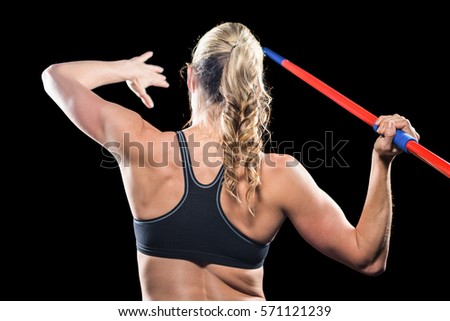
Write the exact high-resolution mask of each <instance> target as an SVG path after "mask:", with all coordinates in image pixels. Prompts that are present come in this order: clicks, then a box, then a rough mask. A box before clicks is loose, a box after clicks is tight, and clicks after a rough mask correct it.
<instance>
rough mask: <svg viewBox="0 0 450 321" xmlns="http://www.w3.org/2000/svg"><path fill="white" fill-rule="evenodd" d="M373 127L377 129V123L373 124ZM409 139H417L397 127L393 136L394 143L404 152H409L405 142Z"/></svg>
mask: <svg viewBox="0 0 450 321" xmlns="http://www.w3.org/2000/svg"><path fill="white" fill-rule="evenodd" d="M373 129H374V130H375V131H377V129H378V125H373ZM410 140H414V141H416V142H417V139H415V138H414V137H412V136H411V135H409V134H407V133H405V132H404V131H402V130H400V129H397V132H396V133H395V136H394V144H395V145H396V146H397V147H398V148H400V149H401V150H402V151H404V152H405V153H409V151H408V149H407V148H406V144H408V142H409V141H410Z"/></svg>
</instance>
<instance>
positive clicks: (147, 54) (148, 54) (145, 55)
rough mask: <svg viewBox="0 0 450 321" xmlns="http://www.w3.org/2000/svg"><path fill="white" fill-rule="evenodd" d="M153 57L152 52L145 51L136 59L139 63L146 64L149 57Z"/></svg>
mask: <svg viewBox="0 0 450 321" xmlns="http://www.w3.org/2000/svg"><path fill="white" fill-rule="evenodd" d="M152 56H153V51H147V52H144V53H143V54H142V55H140V56H139V57H137V58H138V60H139V61H141V62H146V61H147V60H149V59H150V58H151V57H152Z"/></svg>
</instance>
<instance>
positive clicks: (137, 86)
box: [42, 23, 419, 300]
mask: <svg viewBox="0 0 450 321" xmlns="http://www.w3.org/2000/svg"><path fill="white" fill-rule="evenodd" d="M151 56H152V52H146V53H144V54H142V55H140V56H137V57H134V58H132V59H130V60H120V61H75V62H66V63H60V64H54V65H51V66H49V67H48V68H47V69H46V70H45V71H44V72H43V74H42V79H43V83H44V88H45V90H46V91H47V93H48V94H49V95H50V97H51V98H52V99H53V100H54V101H55V102H56V104H58V106H59V107H60V108H61V109H62V110H63V111H64V113H65V114H66V115H67V116H68V117H69V119H70V120H71V121H72V122H73V123H74V124H75V125H76V126H78V128H79V129H80V130H81V131H83V132H84V133H85V134H86V135H88V136H89V137H91V138H92V139H93V140H95V141H96V142H98V143H99V144H100V145H102V146H105V147H107V148H108V149H109V150H110V152H111V153H112V154H113V155H114V156H115V157H116V159H117V162H118V163H119V166H120V171H121V175H122V179H123V184H124V187H125V190H126V194H127V197H128V200H129V204H130V207H131V211H132V215H133V218H134V228H135V235H136V240H137V259H138V266H139V276H140V284H141V289H142V299H143V300H265V294H264V291H263V265H264V259H265V257H266V255H267V252H268V249H269V245H270V243H271V241H272V240H273V239H274V238H275V236H276V234H277V232H278V230H279V229H280V227H281V226H282V224H283V222H284V221H285V220H286V219H288V220H290V221H291V222H292V223H293V225H294V226H295V227H296V229H297V230H298V233H299V234H300V235H301V236H302V237H303V238H304V239H305V240H306V241H307V242H309V243H310V244H311V245H312V246H313V247H314V248H316V249H317V250H319V251H320V252H322V253H323V254H324V255H326V256H328V257H330V258H332V259H334V260H336V261H338V262H341V263H342V264H345V265H347V266H349V267H350V268H352V269H355V270H357V271H359V272H361V273H364V274H367V275H377V274H379V273H382V272H383V271H384V270H385V268H386V261H387V257H388V250H389V238H390V230H391V221H392V199H391V187H390V169H391V163H392V161H393V159H394V158H395V156H396V155H397V154H399V153H400V150H398V149H397V148H396V147H395V145H393V143H392V140H393V136H394V135H395V130H396V129H400V130H403V131H405V132H407V133H408V134H410V135H411V136H413V137H415V138H417V139H418V138H419V137H418V135H417V133H416V132H415V130H414V129H413V127H412V126H411V125H410V123H409V122H408V120H406V119H405V118H404V117H402V116H399V115H388V116H381V117H380V118H379V119H378V120H377V125H379V129H378V133H379V134H380V136H379V137H378V138H377V140H376V142H375V144H374V148H373V152H372V167H371V171H370V179H369V185H368V190H367V197H366V200H365V203H364V207H363V209H362V211H361V216H360V219H359V221H358V223H357V225H356V226H352V224H350V223H349V221H348V220H347V219H346V216H345V215H344V213H343V212H342V210H341V208H340V207H339V206H338V205H337V204H336V203H335V201H333V199H331V198H330V196H328V195H327V194H326V193H325V192H324V191H323V190H321V189H320V187H319V186H317V184H316V183H315V182H314V180H313V179H312V177H311V176H310V175H309V173H308V172H307V171H306V169H305V168H304V167H303V166H302V164H300V163H299V162H297V161H296V160H295V158H293V157H292V156H289V155H280V154H274V153H264V152H263V147H264V138H267V137H269V136H268V135H267V134H268V133H269V132H268V127H267V126H268V122H269V118H270V103H271V97H270V94H269V92H268V90H267V89H266V87H265V84H264V74H263V58H264V55H263V51H262V48H261V45H260V43H259V42H258V41H257V39H256V38H255V36H254V35H253V34H252V32H251V31H250V30H249V29H248V28H247V27H246V26H244V25H242V24H240V23H222V24H220V25H217V26H215V27H214V28H212V29H211V30H210V31H209V32H207V33H206V34H205V35H204V36H203V37H202V38H200V40H199V42H198V43H197V46H196V47H195V48H194V50H193V53H192V62H191V63H190V64H188V65H187V66H186V69H187V87H188V90H189V100H190V106H191V111H192V117H191V121H190V122H189V124H188V126H187V127H186V128H184V129H183V130H180V131H176V132H172V131H164V132H163V131H160V130H158V129H157V128H155V127H154V126H153V125H152V124H151V123H149V122H147V121H145V120H143V118H142V117H141V116H140V115H139V114H138V113H136V112H133V111H131V110H129V109H127V108H125V107H124V106H121V105H118V104H116V103H113V102H110V101H106V100H104V99H102V98H101V97H99V96H98V95H97V94H95V93H94V92H93V89H95V88H97V87H100V86H103V85H108V84H112V83H118V82H126V83H127V84H128V86H129V87H130V89H131V90H132V91H133V92H134V93H135V94H136V95H137V96H138V97H139V98H140V99H141V100H142V102H143V103H144V104H145V105H146V106H147V107H149V108H151V107H153V101H152V99H151V97H150V96H149V95H148V93H147V92H146V88H147V87H149V86H157V87H163V88H165V87H168V86H169V84H168V82H167V81H166V78H165V76H164V75H163V69H162V68H161V67H159V66H155V65H151V64H147V63H146V62H147V60H148V59H149V58H151ZM130 141H131V142H133V143H134V144H133V146H136V145H139V146H140V147H142V148H129V146H130V144H129V143H128V144H126V143H125V142H130ZM285 186H286V187H289V188H280V187H285Z"/></svg>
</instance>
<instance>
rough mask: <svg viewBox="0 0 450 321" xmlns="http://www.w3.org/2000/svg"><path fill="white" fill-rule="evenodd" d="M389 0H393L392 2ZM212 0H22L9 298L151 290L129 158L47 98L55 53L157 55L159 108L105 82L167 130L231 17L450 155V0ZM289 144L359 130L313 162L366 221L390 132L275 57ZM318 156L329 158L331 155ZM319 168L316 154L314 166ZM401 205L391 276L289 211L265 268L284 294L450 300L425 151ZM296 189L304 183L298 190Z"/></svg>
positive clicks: (276, 127)
mask: <svg viewBox="0 0 450 321" xmlns="http://www.w3.org/2000/svg"><path fill="white" fill-rule="evenodd" d="M377 3H379V2H377ZM427 3H428V4H427V5H426V6H425V5H424V4H423V3H421V4H420V5H417V6H413V5H410V4H408V5H407V6H403V7H398V8H396V7H393V6H388V5H386V6H382V5H379V4H377V5H375V4H371V3H369V2H367V3H366V2H365V5H364V7H361V6H347V7H346V6H344V5H343V4H339V5H336V4H335V5H333V6H330V5H328V4H326V3H322V2H316V4H317V6H312V5H311V6H310V5H305V4H304V3H298V4H296V5H295V6H292V7H291V6H290V5H288V4H284V6H281V3H280V4H276V5H275V4H273V3H272V4H269V5H264V4H260V3H256V2H250V3H247V4H246V5H247V6H248V8H244V7H242V5H244V3H242V4H241V5H239V4H236V3H235V4H233V3H229V2H224V3H212V2H211V3H206V4H202V5H197V4H194V3H189V4H186V5H181V6H180V5H177V4H169V3H166V4H161V3H159V4H157V5H155V6H154V7H153V6H152V5H150V4H147V5H145V6H143V5H134V4H132V3H120V4H119V5H113V4H108V6H104V7H100V10H98V9H96V10H94V9H93V8H91V7H90V6H81V4H80V5H76V4H75V3H73V4H71V5H67V6H65V7H58V6H54V7H50V8H45V7H43V6H38V7H30V6H27V8H26V9H27V10H17V11H16V10H11V12H9V11H8V10H7V11H5V13H6V14H9V13H10V14H11V15H12V16H13V17H16V19H12V21H13V22H12V23H11V24H10V25H8V26H4V30H5V31H6V34H7V36H5V39H4V41H6V45H5V46H4V49H3V53H4V58H6V59H4V70H5V74H6V75H7V77H6V79H4V85H3V88H4V91H3V94H4V96H5V97H7V98H8V99H7V100H5V102H6V104H4V105H3V123H4V127H3V129H4V130H3V151H2V152H3V155H4V157H3V162H4V165H3V174H4V183H5V184H4V192H3V194H2V195H3V198H4V207H3V208H4V210H3V211H2V212H3V213H2V215H1V218H0V232H1V243H0V249H1V258H2V259H1V265H0V266H1V275H0V281H1V286H0V299H2V300H140V298H141V297H140V288H139V283H138V275H137V265H136V252H135V244H134V235H133V229H132V218H131V214H130V209H129V207H128V204H127V201H126V198H125V193H124V190H123V187H122V184H121V181H120V174H119V171H118V169H106V168H102V167H101V166H100V164H101V161H102V160H104V159H105V156H104V154H103V151H102V150H101V148H100V146H99V145H97V144H96V143H94V142H93V141H91V140H90V139H89V138H88V137H87V136H84V135H83V134H82V133H81V132H80V131H79V130H78V129H77V128H76V127H75V126H74V125H73V124H72V123H70V122H69V120H68V119H67V118H66V117H65V115H64V114H63V113H62V112H61V110H59V108H58V107H57V106H56V105H55V104H54V102H53V101H52V100H51V99H50V98H49V97H48V96H47V95H46V93H45V92H44V90H43V88H42V83H41V80H40V75H41V72H42V71H43V70H44V69H45V67H47V66H48V65H50V64H52V63H57V62H62V61H68V60H81V59H100V60H113V59H124V58H131V57H133V56H135V55H139V54H141V53H143V52H144V51H147V50H153V51H154V53H155V54H154V57H153V58H152V60H151V62H152V63H154V64H157V65H161V66H163V67H164V68H165V75H166V76H167V78H168V81H169V82H170V84H171V87H170V88H169V89H165V90H163V89H159V88H150V89H149V92H150V94H151V95H152V97H153V99H154V101H155V104H156V107H155V109H153V110H147V109H146V108H145V107H144V106H143V105H142V104H141V102H140V101H139V100H138V99H137V98H136V97H135V96H134V95H133V94H132V93H131V92H130V91H129V90H128V89H127V87H126V85H125V84H123V83H122V84H116V85H111V86H107V87H104V88H100V89H99V90H98V92H99V93H100V94H101V95H102V96H104V97H105V98H108V99H111V100H114V101H115V102H118V103H121V104H124V105H125V106H127V107H129V108H130V109H133V110H136V111H138V112H139V113H141V115H142V116H143V117H144V118H145V119H147V120H149V121H151V122H152V123H153V124H155V125H156V126H157V127H159V128H160V129H161V130H175V129H178V128H180V127H181V126H182V125H184V123H185V122H186V121H187V120H188V118H189V109H188V99H187V90H186V86H185V83H184V81H183V80H182V79H181V78H180V75H179V70H180V69H181V67H182V66H183V64H184V63H185V62H188V61H189V60H190V51H191V49H192V47H193V46H194V44H195V41H196V40H197V39H198V37H199V36H201V35H202V34H203V33H204V32H206V31H207V30H209V29H210V28H212V27H213V26H215V25H216V24H218V23H220V22H223V21H239V22H242V23H244V24H246V25H247V26H248V27H250V28H251V29H252V30H253V31H254V32H255V34H256V35H257V37H258V38H259V39H260V41H261V44H262V45H263V46H266V47H269V48H271V49H272V50H274V51H276V52H277V53H279V54H281V55H282V56H284V57H285V58H287V59H289V60H291V61H292V62H294V63H296V64H297V65H299V66H300V67H302V68H303V69H305V70H307V71H309V72H310V73H311V74H313V75H315V76H316V77H318V78H319V79H321V80H322V81H324V82H325V83H327V84H328V85H330V86H331V87H333V88H335V89H336V90H337V91H339V92H341V93H342V94H344V95H345V96H347V97H348V98H350V99H352V100H353V101H355V102H356V103H358V104H360V105H361V106H363V107H364V108H366V109H367V110H369V111H370V112H372V113H374V114H375V115H381V114H391V113H400V114H402V115H404V116H405V117H407V118H409V119H410V120H411V122H412V124H413V125H414V126H415V128H416V129H417V131H418V132H419V133H420V134H421V136H422V139H421V144H422V145H423V146H425V147H427V148H428V149H429V150H431V151H433V152H435V153H436V154H438V155H439V156H441V157H442V158H444V159H446V160H449V159H450V148H449V143H448V137H449V135H448V129H447V127H448V121H447V120H446V116H444V114H445V113H448V108H449V102H448V85H449V78H448V75H449V71H450V70H449V62H448V57H449V53H450V52H449V49H448V47H447V43H448V38H449V37H448V30H449V20H448V17H447V16H446V14H445V12H446V10H445V9H444V8H443V7H440V6H435V5H434V4H432V3H431V2H427ZM266 68H267V82H268V83H269V85H270V86H271V87H272V95H273V97H274V101H273V114H272V122H271V128H272V130H273V139H274V140H275V141H278V142H293V146H294V149H293V150H288V151H287V152H288V153H290V152H298V151H300V150H301V148H302V146H304V144H305V143H306V142H308V141H318V142H322V143H324V138H325V132H332V133H333V140H334V142H337V141H339V140H347V141H348V143H347V145H345V147H344V148H343V149H342V150H341V155H342V157H343V158H344V159H345V161H346V163H347V164H348V166H347V167H341V166H336V164H334V166H319V167H316V168H314V167H312V166H310V167H309V168H308V169H309V171H310V173H311V174H312V176H313V177H314V178H315V180H316V181H317V182H318V184H319V185H320V186H321V187H322V188H323V189H324V190H325V191H327V192H328V193H329V194H330V195H331V196H332V197H333V198H334V199H335V200H336V201H337V202H338V203H339V204H340V206H341V207H342V208H343V209H344V211H345V213H346V215H347V216H348V218H349V220H350V221H351V222H352V223H355V224H356V222H357V219H358V216H359V214H360V210H361V208H362V205H363V202H364V197H365V192H366V187H367V180H368V173H369V166H370V154H371V149H372V146H373V142H374V139H375V138H376V134H375V133H374V132H373V131H372V129H371V128H370V126H368V125H366V124H365V123H363V122H362V121H361V120H359V119H357V118H356V117H355V116H353V115H351V114H350V113H348V112H347V111H345V110H344V109H343V108H341V107H340V106H338V105H337V104H336V103H334V102H332V101H331V100H330V99H328V98H327V97H325V96H324V95H322V94H321V93H319V92H318V91H316V90H315V89H313V88H312V87H310V86H308V85H307V84H305V83H304V82H302V81H301V80H300V79H298V78H296V77H295V76H293V75H292V74H290V73H289V72H288V71H286V70H285V69H283V68H282V67H281V66H279V65H277V64H276V63H274V62H273V61H271V60H269V59H266ZM316 156H317V157H323V156H324V155H321V154H317V155H316ZM306 165H308V164H306ZM392 181H393V194H394V202H395V216H394V223H393V234H392V239H391V252H390V256H389V259H388V267H387V271H386V272H385V273H384V274H383V275H380V276H377V277H367V276H363V275H360V274H358V273H357V272H354V271H353V270H350V269H349V268H347V267H345V266H342V265H341V264H339V263H336V262H334V261H331V260H330V259H328V258H327V257H324V256H323V255H322V254H320V253H318V252H317V251H316V250H314V249H313V248H311V247H310V246H309V245H308V244H306V243H305V242H304V241H303V240H302V239H301V237H300V236H299V235H298V234H296V232H295V231H294V229H293V228H292V226H291V225H290V223H289V222H286V224H285V225H284V226H283V228H282V230H281V231H280V233H279V234H278V236H277V239H276V240H275V241H274V242H273V244H272V246H271V250H270V252H269V255H268V257H267V260H266V264H265V278H264V287H265V292H266V295H267V299H269V300H449V299H450V295H449V291H448V287H449V285H450V275H449V274H450V273H449V269H448V261H447V260H448V253H449V252H448V245H449V243H450V242H449V239H448V234H449V233H448V223H449V222H450V220H449V214H450V211H449V205H448V199H449V196H450V193H449V192H450V189H449V179H448V178H447V177H445V176H444V175H443V174H441V173H440V172H438V171H437V170H436V169H434V168H432V167H431V166H429V165H428V164H426V163H425V162H422V161H420V160H419V159H418V158H416V157H415V156H413V155H407V154H402V155H400V156H399V157H398V159H396V161H395V163H394V165H393V173H392ZM280 188H285V189H286V190H288V189H289V186H283V187H280Z"/></svg>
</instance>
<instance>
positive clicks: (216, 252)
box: [133, 131, 270, 269]
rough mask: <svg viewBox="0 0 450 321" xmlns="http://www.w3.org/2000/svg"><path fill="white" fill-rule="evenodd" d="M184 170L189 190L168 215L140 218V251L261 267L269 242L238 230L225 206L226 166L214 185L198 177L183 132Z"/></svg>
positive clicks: (180, 135)
mask: <svg viewBox="0 0 450 321" xmlns="http://www.w3.org/2000/svg"><path fill="white" fill-rule="evenodd" d="M177 137H178V141H179V145H180V150H181V160H182V165H183V173H184V194H183V197H182V198H181V200H180V202H179V203H178V204H177V205H176V206H175V208H173V209H172V210H171V211H169V212H168V213H166V214H164V215H162V216H160V217H158V218H155V219H150V220H136V219H134V222H133V224H134V232H135V236H136V246H137V249H138V251H140V252H142V253H144V254H147V255H151V256H158V257H164V258H175V259H183V260H189V261H193V262H198V263H202V264H219V265H226V266H232V267H237V268H243V269H255V268H259V267H261V266H262V265H263V264H264V260H265V258H266V256H267V253H268V251H269V245H270V243H267V244H261V243H258V242H255V241H253V240H251V239H249V238H248V237H247V236H245V235H244V234H242V233H241V232H240V231H238V229H237V228H235V227H234V226H233V225H232V224H231V222H230V221H229V220H228V219H227V217H226V216H225V214H224V213H223V210H222V207H221V205H220V192H221V190H222V180H223V172H224V170H223V167H222V168H221V169H220V170H219V173H218V174H217V176H216V178H215V179H214V180H213V181H212V182H211V183H210V184H207V185H205V184H201V183H199V182H198V181H197V179H196V178H195V176H194V172H193V169H192V165H191V160H190V156H189V149H188V146H187V142H186V138H185V136H184V133H183V132H182V131H178V132H177Z"/></svg>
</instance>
